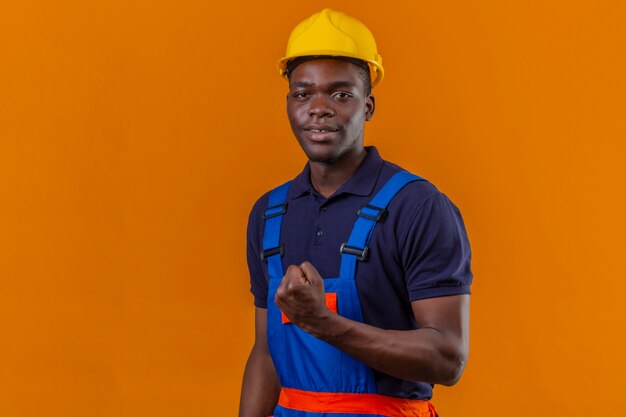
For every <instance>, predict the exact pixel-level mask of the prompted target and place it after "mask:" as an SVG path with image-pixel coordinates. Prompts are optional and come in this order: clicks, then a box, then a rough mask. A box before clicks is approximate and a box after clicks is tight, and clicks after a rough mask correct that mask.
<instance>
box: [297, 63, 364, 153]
mask: <svg viewBox="0 0 626 417" xmlns="http://www.w3.org/2000/svg"><path fill="white" fill-rule="evenodd" d="M363 89H364V86H363V80H362V79H361V77H360V75H359V70H358V67H357V66H355V65H354V64H352V63H350V62H345V61H340V60H337V59H315V60H312V61H307V62H304V63H302V64H300V65H298V66H297V67H296V68H294V70H293V71H292V72H291V75H290V79H289V94H288V95H287V116H288V117H289V123H290V124H291V130H292V131H293V133H294V135H295V136H296V138H297V139H298V142H299V143H300V146H301V147H302V150H303V151H304V153H305V154H306V156H307V157H308V158H309V160H310V161H312V162H321V163H326V164H332V163H336V162H338V161H341V160H343V159H344V158H347V157H349V156H351V155H353V154H358V153H359V152H362V149H363V133H364V127H365V122H366V121H367V120H370V119H371V118H372V116H373V114H374V108H375V104H374V96H372V95H371V94H370V95H368V96H366V95H365V93H364V91H363Z"/></svg>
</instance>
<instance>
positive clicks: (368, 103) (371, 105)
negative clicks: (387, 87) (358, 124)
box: [365, 94, 376, 122]
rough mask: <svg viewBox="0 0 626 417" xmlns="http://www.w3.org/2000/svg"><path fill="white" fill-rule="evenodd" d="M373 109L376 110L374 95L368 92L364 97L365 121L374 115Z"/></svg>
mask: <svg viewBox="0 0 626 417" xmlns="http://www.w3.org/2000/svg"><path fill="white" fill-rule="evenodd" d="M374 111H376V97H374V95H372V94H370V95H369V96H368V97H367V98H366V99H365V121H366V122H367V121H369V120H371V119H372V117H374Z"/></svg>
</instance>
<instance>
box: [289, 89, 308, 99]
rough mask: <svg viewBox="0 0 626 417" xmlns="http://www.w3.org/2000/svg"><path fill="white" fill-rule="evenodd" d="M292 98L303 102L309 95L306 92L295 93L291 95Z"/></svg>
mask: <svg viewBox="0 0 626 417" xmlns="http://www.w3.org/2000/svg"><path fill="white" fill-rule="evenodd" d="M292 97H293V98H295V99H297V100H304V99H306V98H308V97H309V93H307V92H306V91H296V92H294V93H293V94H292Z"/></svg>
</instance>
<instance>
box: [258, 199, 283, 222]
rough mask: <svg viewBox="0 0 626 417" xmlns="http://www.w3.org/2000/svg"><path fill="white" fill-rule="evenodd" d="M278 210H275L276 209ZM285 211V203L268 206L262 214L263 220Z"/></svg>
mask: <svg viewBox="0 0 626 417" xmlns="http://www.w3.org/2000/svg"><path fill="white" fill-rule="evenodd" d="M278 208H280V210H278V211H276V209H278ZM286 212H287V203H283V204H277V205H275V206H272V207H268V208H267V209H266V210H265V211H264V212H263V215H262V218H263V220H267V219H271V218H272V217H276V216H281V215H283V214H285V213H286Z"/></svg>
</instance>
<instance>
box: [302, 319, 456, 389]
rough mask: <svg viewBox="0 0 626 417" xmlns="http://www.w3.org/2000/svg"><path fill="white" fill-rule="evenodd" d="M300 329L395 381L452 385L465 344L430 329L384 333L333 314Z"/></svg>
mask: <svg viewBox="0 0 626 417" xmlns="http://www.w3.org/2000/svg"><path fill="white" fill-rule="evenodd" d="M303 329H304V330H305V331H307V332H309V333H311V334H312V335H313V336H315V337H317V338H319V339H322V340H324V341H326V342H328V343H330V344H332V345H334V346H335V347H337V348H339V349H341V350H343V351H344V352H346V353H348V354H350V355H352V356H353V357H355V358H356V359H358V360H360V361H361V362H363V363H365V364H366V365H368V366H369V367H371V368H374V369H376V370H378V371H380V372H383V373H386V374H389V375H392V376H395V377H396V378H400V379H405V380H412V381H424V382H430V383H437V384H442V385H454V384H455V383H456V382H457V381H458V379H459V378H460V376H461V373H462V372H463V368H464V366H465V361H466V357H467V343H466V342H465V341H462V340H458V338H456V337H454V336H453V335H447V334H445V333H442V332H441V331H439V330H437V329H434V328H426V327H425V328H421V329H418V330H406V331H398V330H384V329H379V328H377V327H374V326H370V325H367V324H364V323H359V322H356V321H353V320H349V319H347V318H345V317H341V316H339V315H336V314H332V313H331V314H326V315H324V316H323V318H321V319H320V320H319V321H318V322H317V324H316V325H315V326H312V327H306V326H304V327H303Z"/></svg>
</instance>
